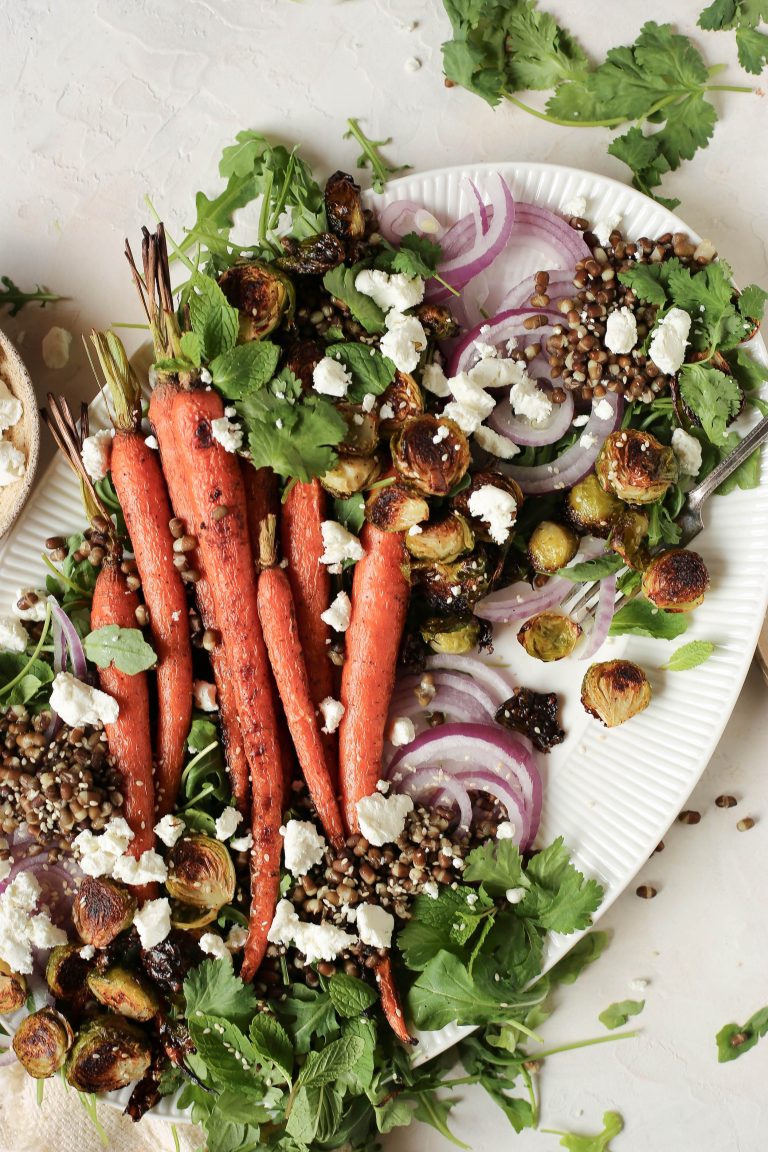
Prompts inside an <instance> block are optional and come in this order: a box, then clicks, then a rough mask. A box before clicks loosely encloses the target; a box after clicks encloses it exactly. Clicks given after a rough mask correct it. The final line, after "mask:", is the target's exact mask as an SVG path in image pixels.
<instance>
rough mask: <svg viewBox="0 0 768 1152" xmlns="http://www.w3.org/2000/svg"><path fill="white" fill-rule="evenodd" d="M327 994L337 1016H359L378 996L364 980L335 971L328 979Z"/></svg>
mask: <svg viewBox="0 0 768 1152" xmlns="http://www.w3.org/2000/svg"><path fill="white" fill-rule="evenodd" d="M328 994H329V995H330V997H331V1000H332V1001H333V1006H334V1008H335V1009H336V1011H337V1012H338V1014H339V1016H345V1017H352V1016H360V1015H361V1014H362V1013H363V1012H365V1011H366V1010H367V1009H368V1008H370V1007H371V1006H372V1005H373V1004H375V1003H376V1001H377V1000H378V997H377V995H376V993H375V992H374V990H373V988H371V986H370V984H366V983H365V981H364V980H358V979H356V977H354V976H346V975H345V974H344V973H342V972H337V973H336V975H334V976H331V979H330V980H329V981H328Z"/></svg>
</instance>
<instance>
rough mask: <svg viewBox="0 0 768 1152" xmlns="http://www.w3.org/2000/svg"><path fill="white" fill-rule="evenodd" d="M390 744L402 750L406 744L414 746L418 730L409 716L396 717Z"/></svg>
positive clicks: (390, 733)
mask: <svg viewBox="0 0 768 1152" xmlns="http://www.w3.org/2000/svg"><path fill="white" fill-rule="evenodd" d="M389 739H390V742H391V743H392V744H393V745H394V746H395V748H402V747H403V746H404V745H405V744H412V743H413V741H414V740H415V739H416V729H415V728H414V726H413V720H411V718H410V717H409V716H396V717H395V719H394V720H393V721H392V724H391V726H390V729H389Z"/></svg>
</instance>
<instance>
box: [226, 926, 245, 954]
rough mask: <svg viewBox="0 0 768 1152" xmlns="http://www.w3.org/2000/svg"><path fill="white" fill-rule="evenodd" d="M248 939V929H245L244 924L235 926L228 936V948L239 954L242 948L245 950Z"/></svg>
mask: <svg viewBox="0 0 768 1152" xmlns="http://www.w3.org/2000/svg"><path fill="white" fill-rule="evenodd" d="M247 939H248V929H247V928H243V926H242V924H233V925H232V927H231V928H230V930H229V935H228V936H227V948H229V950H230V952H239V951H240V950H241V948H245V942H246V940H247Z"/></svg>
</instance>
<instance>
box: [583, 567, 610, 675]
mask: <svg viewBox="0 0 768 1152" xmlns="http://www.w3.org/2000/svg"><path fill="white" fill-rule="evenodd" d="M617 579H618V575H617V573H616V572H614V573H612V574H611V575H610V576H606V577H605V578H604V579H603V580H601V582H600V596H599V598H598V601H597V608H596V609H595V620H594V623H593V625H592V631H591V632H590V634H589V636H588V638H587V647H586V648H585V649H584V653H583V655H582V656H581V659H582V660H591V659H592V657H593V656H594V654H595V652H597V650H598V648H601V647H602V646H603V644H604V643H605V640H606V638H607V636H608V633H609V631H610V628H611V621H612V620H613V614H614V612H615V611H616V581H617Z"/></svg>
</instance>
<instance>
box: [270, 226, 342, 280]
mask: <svg viewBox="0 0 768 1152" xmlns="http://www.w3.org/2000/svg"><path fill="white" fill-rule="evenodd" d="M280 243H281V244H282V246H283V254H282V256H278V257H277V260H276V261H275V263H276V264H277V266H278V268H284V269H285V270H286V272H295V273H297V275H299V276H323V275H324V274H325V273H326V272H330V270H331V268H336V267H337V266H338V265H339V264H343V263H344V257H345V256H346V252H345V251H344V245H343V244H342V242H341V240H339V238H338V236H334V234H333V232H318V233H317V234H316V235H315V236H307V238H306V239H305V240H294V239H293V238H292V237H290V236H283V238H282V239H281V241H280Z"/></svg>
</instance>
